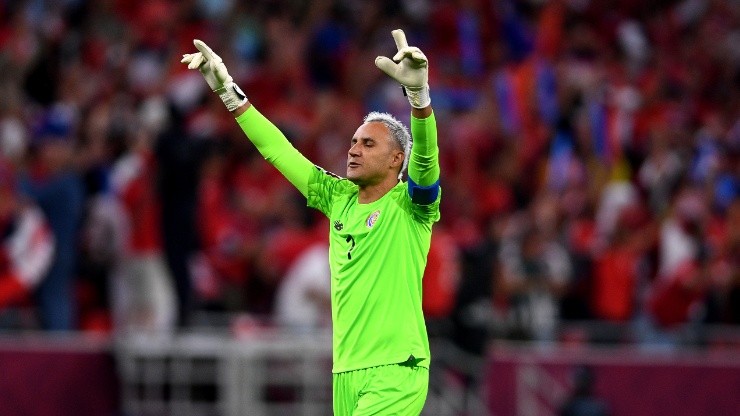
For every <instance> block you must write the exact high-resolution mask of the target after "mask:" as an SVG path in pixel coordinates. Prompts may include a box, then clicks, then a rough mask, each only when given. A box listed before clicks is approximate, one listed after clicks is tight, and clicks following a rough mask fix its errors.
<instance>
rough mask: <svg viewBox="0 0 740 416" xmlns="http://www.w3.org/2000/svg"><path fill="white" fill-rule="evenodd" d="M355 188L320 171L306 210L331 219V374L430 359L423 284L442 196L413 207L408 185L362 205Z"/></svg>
mask: <svg viewBox="0 0 740 416" xmlns="http://www.w3.org/2000/svg"><path fill="white" fill-rule="evenodd" d="M357 196H358V188H357V186H356V185H355V184H353V183H352V182H350V181H349V180H347V179H339V178H337V177H335V176H334V175H332V174H329V173H327V172H325V171H324V170H321V169H318V168H317V169H316V170H315V172H314V174H313V176H312V177H311V180H310V181H309V190H308V204H309V206H311V207H314V208H317V209H319V210H320V211H321V212H323V213H324V214H325V215H326V216H327V217H328V218H329V262H330V268H331V276H332V281H331V290H332V293H331V298H332V322H333V324H332V325H333V335H334V336H333V347H334V349H333V353H334V370H333V371H334V372H341V371H349V370H356V369H359V368H367V367H373V366H378V365H384V364H392V363H398V362H401V361H404V360H406V359H407V358H408V357H409V355H414V356H415V357H417V358H424V359H427V360H426V361H424V362H423V363H422V364H421V365H423V366H428V358H429V342H428V339H427V332H426V326H425V323H424V315H423V313H422V308H421V296H422V285H421V279H422V276H423V274H424V268H425V266H426V260H427V253H428V252H429V244H430V241H431V236H432V224H433V223H434V222H435V221H437V220H438V219H439V202H440V198H439V197H438V198H437V200H436V201H435V202H434V203H432V204H430V205H416V204H413V203H412V202H411V198H410V197H409V194H408V190H407V187H406V184H405V183H402V182H401V183H399V184H398V185H396V186H395V187H394V188H393V189H391V191H389V192H388V193H387V194H385V195H384V196H383V197H381V198H380V199H378V200H377V201H374V202H371V203H368V204H360V203H358V201H357Z"/></svg>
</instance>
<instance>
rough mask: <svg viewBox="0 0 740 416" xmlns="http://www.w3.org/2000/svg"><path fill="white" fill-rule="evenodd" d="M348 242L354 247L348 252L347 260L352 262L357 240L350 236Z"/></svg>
mask: <svg viewBox="0 0 740 416" xmlns="http://www.w3.org/2000/svg"><path fill="white" fill-rule="evenodd" d="M347 242H348V243H352V247H350V248H349V250H347V259H349V260H352V249H354V248H355V238H354V237H352V236H351V235H348V236H347Z"/></svg>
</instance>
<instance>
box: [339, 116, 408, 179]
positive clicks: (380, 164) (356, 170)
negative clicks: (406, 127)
mask: <svg viewBox="0 0 740 416" xmlns="http://www.w3.org/2000/svg"><path fill="white" fill-rule="evenodd" d="M402 164H403V151H402V150H401V146H399V145H398V144H397V143H396V142H395V141H394V140H393V139H392V138H391V135H390V133H389V131H388V128H387V127H386V126H385V125H384V124H383V123H381V122H376V121H373V122H370V123H364V124H362V125H361V126H360V127H359V128H358V129H357V131H356V132H355V135H354V137H352V144H351V147H350V149H349V153H348V156H347V179H349V180H350V181H352V182H353V183H355V184H357V185H360V186H365V185H374V184H377V183H380V182H382V181H383V180H384V179H386V178H387V177H388V175H392V176H393V177H396V176H398V172H399V171H400V168H401V165H402Z"/></svg>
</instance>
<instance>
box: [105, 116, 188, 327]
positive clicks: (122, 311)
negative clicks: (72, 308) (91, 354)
mask: <svg viewBox="0 0 740 416" xmlns="http://www.w3.org/2000/svg"><path fill="white" fill-rule="evenodd" d="M150 141H151V137H149V133H148V132H147V131H145V130H142V131H140V132H138V137H136V139H135V141H134V143H133V145H132V147H131V148H130V150H129V151H128V153H126V154H125V155H123V156H122V157H121V158H120V159H119V160H118V161H117V162H116V164H115V165H114V167H113V171H112V174H111V178H112V179H111V182H112V188H113V191H114V193H115V195H116V196H117V197H118V199H119V201H120V202H121V205H122V206H123V212H124V214H125V216H126V218H125V219H126V223H127V224H126V226H125V228H126V233H125V234H126V238H125V242H124V247H123V253H121V256H120V259H119V261H118V264H117V265H116V267H115V268H114V271H113V275H112V280H113V281H112V285H111V286H112V311H113V320H114V326H115V328H116V329H117V330H122V331H129V330H143V331H153V332H161V331H169V330H172V329H173V328H174V326H175V323H176V319H177V303H176V295H175V289H174V282H173V279H172V276H171V274H170V271H169V269H168V267H167V265H166V263H165V261H164V256H163V254H162V235H161V227H160V221H161V219H160V215H161V210H160V206H159V199H158V197H157V194H156V188H155V186H156V182H155V178H156V174H155V172H156V164H155V163H156V160H155V158H154V154H153V152H152V150H151V143H150Z"/></svg>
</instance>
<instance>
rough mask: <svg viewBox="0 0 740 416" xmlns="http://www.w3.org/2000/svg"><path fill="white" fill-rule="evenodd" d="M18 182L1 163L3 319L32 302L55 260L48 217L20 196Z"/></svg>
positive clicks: (0, 282) (0, 290)
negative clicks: (5, 315) (15, 309)
mask: <svg viewBox="0 0 740 416" xmlns="http://www.w3.org/2000/svg"><path fill="white" fill-rule="evenodd" d="M15 181H16V179H15V176H14V175H13V169H12V167H11V165H10V164H9V163H7V162H5V161H4V160H2V159H0V316H1V315H3V312H5V311H7V310H8V308H11V307H14V306H22V305H24V304H25V303H28V302H30V301H31V300H32V295H33V293H34V291H35V290H36V288H37V287H38V286H39V284H41V283H42V281H43V279H44V278H45V277H46V273H47V271H48V269H49V266H51V263H52V259H53V258H54V237H53V235H52V232H51V229H50V228H49V225H48V224H47V222H46V218H45V217H44V214H43V213H42V212H41V210H40V209H39V208H38V207H37V206H36V205H34V204H32V203H31V202H30V201H27V200H25V199H24V198H23V197H22V196H21V195H20V194H19V193H18V189H17V184H16V183H15ZM9 319H10V320H12V318H9ZM3 321H5V319H0V323H4V324H5V325H8V326H10V325H13V324H14V323H13V322H3Z"/></svg>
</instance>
